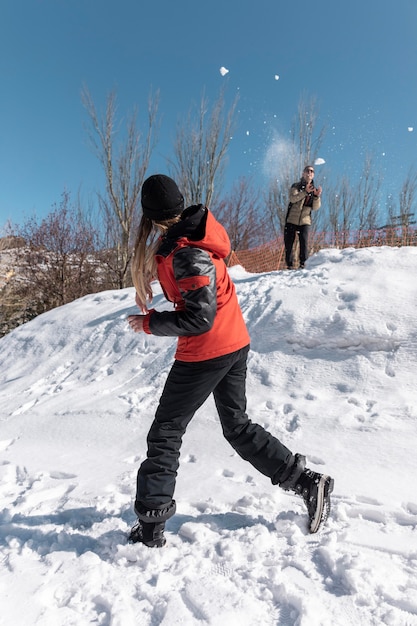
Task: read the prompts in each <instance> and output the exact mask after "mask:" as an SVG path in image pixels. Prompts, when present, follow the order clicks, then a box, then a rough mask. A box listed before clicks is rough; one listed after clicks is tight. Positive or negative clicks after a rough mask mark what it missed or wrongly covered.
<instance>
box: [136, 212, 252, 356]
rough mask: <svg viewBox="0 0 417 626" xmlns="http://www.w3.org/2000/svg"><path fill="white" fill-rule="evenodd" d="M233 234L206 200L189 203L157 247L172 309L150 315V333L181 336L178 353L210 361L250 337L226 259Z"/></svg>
mask: <svg viewBox="0 0 417 626" xmlns="http://www.w3.org/2000/svg"><path fill="white" fill-rule="evenodd" d="M229 252H230V240H229V237H228V235H227V233H226V231H225V229H224V228H223V226H222V225H221V224H219V222H217V221H216V220H215V218H214V216H213V214H212V213H211V212H210V211H209V210H208V209H207V208H205V207H203V206H202V205H196V206H192V207H189V208H188V209H186V210H185V211H184V213H183V214H182V219H181V221H180V222H179V223H177V224H174V226H172V227H171V228H170V229H169V231H168V233H167V234H166V236H165V237H164V238H163V239H162V240H161V245H160V247H159V249H158V251H157V253H156V261H157V264H158V280H159V282H160V284H161V287H162V289H163V292H164V294H165V297H166V298H167V300H169V301H170V302H173V303H174V310H173V311H162V312H159V311H155V310H154V309H151V310H150V311H149V313H148V315H146V317H145V319H144V323H143V329H144V331H145V332H146V333H148V334H153V335H159V336H177V337H178V345H177V351H176V353H175V358H176V359H177V360H179V361H206V360H207V359H213V358H216V357H219V356H224V355H226V354H229V353H231V352H235V351H236V350H240V349H241V348H244V347H245V346H247V345H248V344H249V342H250V338H249V334H248V331H247V328H246V324H245V321H244V319H243V316H242V312H241V310H240V306H239V302H238V299H237V296H236V290H235V286H234V284H233V282H232V280H231V278H230V276H229V273H228V271H227V268H226V265H225V263H224V259H225V258H226V256H227V255H228V254H229Z"/></svg>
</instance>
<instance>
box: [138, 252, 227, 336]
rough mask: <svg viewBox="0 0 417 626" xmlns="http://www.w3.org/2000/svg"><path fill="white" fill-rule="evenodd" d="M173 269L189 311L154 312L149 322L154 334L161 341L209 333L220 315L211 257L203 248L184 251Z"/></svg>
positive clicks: (174, 261)
mask: <svg viewBox="0 0 417 626" xmlns="http://www.w3.org/2000/svg"><path fill="white" fill-rule="evenodd" d="M173 269H174V276H175V280H176V282H177V285H178V287H179V289H180V291H181V295H182V297H183V300H184V303H185V309H184V310H179V311H162V312H159V311H154V312H153V313H152V315H151V317H150V320H149V329H150V331H151V333H152V334H153V335H158V336H160V337H161V336H170V337H179V336H191V335H201V334H202V333H206V332H207V331H209V330H210V329H211V327H212V326H213V322H214V318H215V316H216V311H217V289H216V268H215V266H214V263H213V262H212V260H211V258H210V255H209V254H208V253H207V252H205V251H204V250H201V249H200V248H194V247H189V248H180V249H179V250H178V251H177V252H176V253H175V256H174V260H173ZM193 279H194V280H193Z"/></svg>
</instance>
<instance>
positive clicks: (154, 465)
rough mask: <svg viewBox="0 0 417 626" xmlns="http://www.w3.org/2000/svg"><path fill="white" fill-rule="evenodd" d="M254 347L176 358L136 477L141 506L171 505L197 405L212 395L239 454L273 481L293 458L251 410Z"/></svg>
mask: <svg viewBox="0 0 417 626" xmlns="http://www.w3.org/2000/svg"><path fill="white" fill-rule="evenodd" d="M248 351H249V346H247V347H246V348H243V349H242V350H238V351H236V352H233V353H232V354H228V355H226V356H222V357H219V358H216V359H211V360H209V361H201V362H193V363H186V362H184V361H174V364H173V366H172V368H171V371H170V372H169V374H168V378H167V380H166V383H165V387H164V390H163V392H162V396H161V398H160V401H159V406H158V409H157V411H156V414H155V419H154V421H153V424H152V426H151V428H150V430H149V434H148V438H147V443H148V452H147V458H146V459H145V461H143V463H142V464H141V466H140V468H139V471H138V476H137V492H136V503H135V508H136V509H140V510H143V509H147V510H155V509H159V510H160V509H162V508H166V507H169V505H170V503H171V502H172V498H173V495H174V490H175V481H176V476H177V470H178V467H179V455H180V448H181V443H182V437H183V435H184V433H185V431H186V428H187V426H188V424H189V422H190V421H191V419H192V417H193V416H194V414H195V412H196V411H197V409H199V408H200V407H201V405H202V404H203V403H204V402H205V400H206V399H207V398H208V396H209V395H210V394H211V393H213V396H214V401H215V404H216V408H217V412H218V414H219V418H220V423H221V426H222V429H223V434H224V436H225V438H226V439H227V441H228V442H229V443H230V444H231V446H232V447H233V448H234V449H235V450H236V452H237V453H238V454H239V455H240V456H241V457H242V458H243V459H245V460H246V461H249V463H251V464H252V465H253V466H254V467H255V468H256V469H257V470H259V471H260V472H261V473H262V474H264V475H266V476H268V477H269V478H270V479H271V481H272V483H273V484H278V483H279V482H280V480H281V479H282V476H283V475H284V474H285V473H286V471H288V465H289V464H290V463H291V462H292V460H293V456H292V453H291V452H290V450H289V449H288V448H286V447H285V446H284V445H283V444H282V443H281V442H280V441H279V440H278V439H276V438H275V437H273V436H272V435H271V434H270V433H269V432H268V431H266V430H265V429H264V428H263V427H262V426H259V425H258V424H254V423H252V422H251V420H250V419H249V418H248V416H247V414H246V369H247V364H246V361H247V354H248Z"/></svg>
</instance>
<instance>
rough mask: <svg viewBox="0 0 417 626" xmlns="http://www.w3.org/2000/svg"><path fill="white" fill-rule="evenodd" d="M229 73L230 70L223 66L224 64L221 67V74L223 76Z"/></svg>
mask: <svg viewBox="0 0 417 626" xmlns="http://www.w3.org/2000/svg"><path fill="white" fill-rule="evenodd" d="M228 73H229V70H227V69H226V68H225V67H223V66H222V67H221V68H220V74H221V75H222V76H226V74H228Z"/></svg>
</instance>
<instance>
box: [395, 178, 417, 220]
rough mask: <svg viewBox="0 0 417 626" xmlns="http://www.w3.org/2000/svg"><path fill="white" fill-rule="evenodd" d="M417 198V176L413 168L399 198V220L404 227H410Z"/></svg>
mask: <svg viewBox="0 0 417 626" xmlns="http://www.w3.org/2000/svg"><path fill="white" fill-rule="evenodd" d="M416 200H417V177H416V174H415V173H413V172H412V171H411V170H410V171H409V173H408V174H407V177H406V179H405V180H404V182H403V185H402V187H401V190H400V198H399V201H400V202H399V207H400V212H399V220H400V223H401V226H402V227H403V228H408V226H409V225H410V222H411V221H412V219H411V218H412V217H414V215H415V211H414V210H413V209H414V208H415V205H416Z"/></svg>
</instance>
